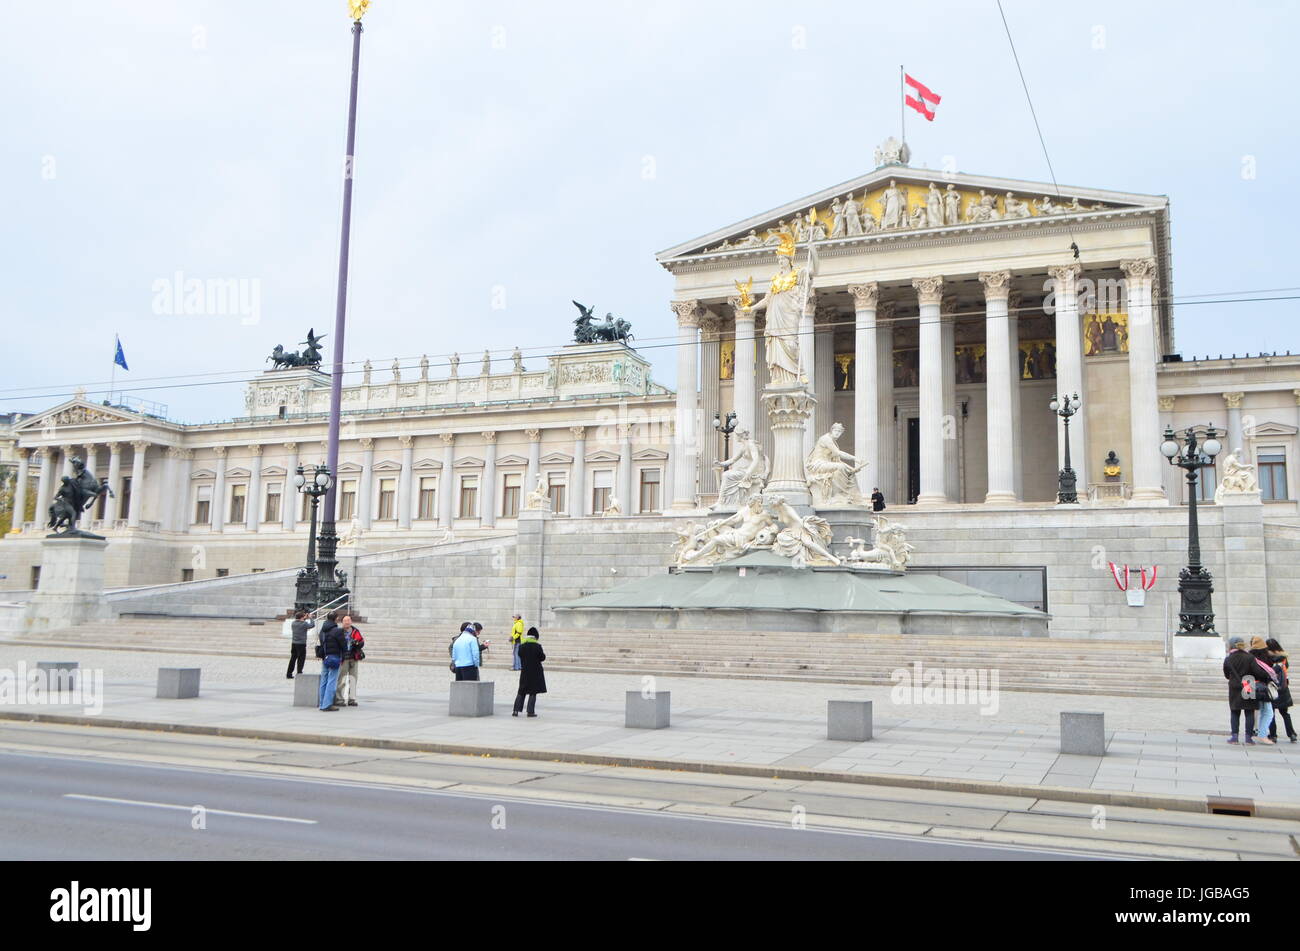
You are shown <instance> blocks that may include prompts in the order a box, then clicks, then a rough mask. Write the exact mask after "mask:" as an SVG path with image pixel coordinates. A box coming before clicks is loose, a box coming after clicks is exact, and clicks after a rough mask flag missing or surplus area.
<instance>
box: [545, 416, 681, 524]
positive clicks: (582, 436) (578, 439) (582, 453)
mask: <svg viewBox="0 0 1300 951" xmlns="http://www.w3.org/2000/svg"><path fill="white" fill-rule="evenodd" d="M569 435H570V436H572V437H573V468H572V469H571V470H570V473H569V499H568V502H569V517H570V518H582V516H584V515H586V514H587V427H586V426H570V427H569ZM673 452H674V453H679V452H680V450H679V449H678V448H677V447H676V446H674V447H673ZM679 458H680V457H679Z"/></svg>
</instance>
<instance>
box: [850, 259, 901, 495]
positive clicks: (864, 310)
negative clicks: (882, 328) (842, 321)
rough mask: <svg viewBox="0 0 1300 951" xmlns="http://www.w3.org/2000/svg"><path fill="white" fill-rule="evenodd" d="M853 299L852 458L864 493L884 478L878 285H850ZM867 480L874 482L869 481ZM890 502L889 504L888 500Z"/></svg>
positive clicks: (859, 484) (860, 487) (874, 283)
mask: <svg viewBox="0 0 1300 951" xmlns="http://www.w3.org/2000/svg"><path fill="white" fill-rule="evenodd" d="M849 293H850V294H852V295H853V318H854V331H853V454H854V455H855V456H857V457H858V459H859V460H865V461H866V463H867V468H866V470H865V471H864V472H860V473H858V489H859V491H862V492H868V491H870V489H871V488H872V486H875V485H879V484H880V480H881V479H882V478H883V477H884V476H883V472H884V466H883V465H881V454H880V418H879V416H878V414H877V412H876V407H877V406H878V405H879V398H880V347H879V343H880V341H879V337H878V335H877V333H876V304H877V303H878V301H879V298H880V285H879V284H877V283H876V282H874V281H872V282H871V283H870V284H850V285H849ZM870 480H875V481H874V482H873V481H870ZM891 501H892V500H891Z"/></svg>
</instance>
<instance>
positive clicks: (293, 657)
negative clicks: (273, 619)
mask: <svg viewBox="0 0 1300 951" xmlns="http://www.w3.org/2000/svg"><path fill="white" fill-rule="evenodd" d="M315 626H316V622H315V621H313V620H311V618H309V617H308V616H307V612H306V611H299V612H298V613H297V614H295V615H294V616H293V621H292V624H291V627H290V636H291V637H292V638H293V640H292V641H291V642H290V644H289V669H288V670H287V671H286V672H285V677H286V678H288V679H289V680H293V668H294V665H295V664H296V665H297V666H298V673H302V667H303V664H305V663H307V631H308V630H310V629H311V628H313V627H315Z"/></svg>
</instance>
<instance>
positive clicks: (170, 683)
mask: <svg viewBox="0 0 1300 951" xmlns="http://www.w3.org/2000/svg"><path fill="white" fill-rule="evenodd" d="M200 670H201V668H199V667H159V668H158V693H157V696H158V697H159V698H161V699H163V700H189V699H191V698H193V697H197V696H198V695H199V671H200Z"/></svg>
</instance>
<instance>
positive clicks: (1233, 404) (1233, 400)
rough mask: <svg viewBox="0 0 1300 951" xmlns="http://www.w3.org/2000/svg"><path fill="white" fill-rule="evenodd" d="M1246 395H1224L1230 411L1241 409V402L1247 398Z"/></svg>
mask: <svg viewBox="0 0 1300 951" xmlns="http://www.w3.org/2000/svg"><path fill="white" fill-rule="evenodd" d="M1245 396H1246V394H1245V393H1240V392H1238V393H1224V394H1223V402H1225V403H1227V404H1228V409H1241V401H1242V400H1243V399H1244V398H1245Z"/></svg>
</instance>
